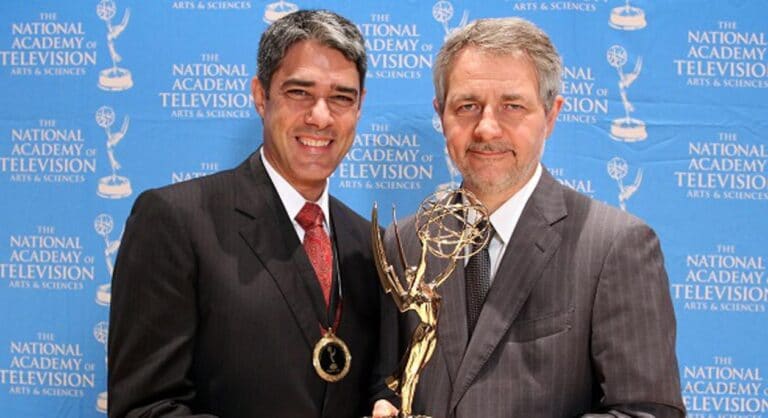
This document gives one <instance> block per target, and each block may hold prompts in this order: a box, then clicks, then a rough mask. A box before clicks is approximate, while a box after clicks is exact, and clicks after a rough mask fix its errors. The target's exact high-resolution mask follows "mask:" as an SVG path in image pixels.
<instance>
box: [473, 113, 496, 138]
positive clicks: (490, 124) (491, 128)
mask: <svg viewBox="0 0 768 418" xmlns="http://www.w3.org/2000/svg"><path fill="white" fill-rule="evenodd" d="M475 135H476V136H477V137H478V138H480V139H483V140H491V139H496V138H499V137H500V136H501V126H499V120H498V118H497V117H496V110H495V109H494V108H493V107H492V106H485V107H484V108H483V113H482V114H481V115H480V121H479V122H478V123H477V126H476V127H475Z"/></svg>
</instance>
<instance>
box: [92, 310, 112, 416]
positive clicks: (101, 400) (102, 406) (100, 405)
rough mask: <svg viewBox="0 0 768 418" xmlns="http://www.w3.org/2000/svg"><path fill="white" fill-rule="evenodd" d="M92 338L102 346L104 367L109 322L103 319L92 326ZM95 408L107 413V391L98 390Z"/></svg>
mask: <svg viewBox="0 0 768 418" xmlns="http://www.w3.org/2000/svg"><path fill="white" fill-rule="evenodd" d="M93 338H96V341H98V342H100V343H101V344H102V345H103V346H104V366H105V368H106V366H107V364H108V359H107V354H106V353H107V341H108V340H109V324H108V323H107V322H105V321H100V322H99V323H98V324H96V326H94V327H93ZM96 410H97V411H99V412H102V413H104V414H106V413H107V392H106V391H104V392H100V393H99V396H98V397H97V398H96Z"/></svg>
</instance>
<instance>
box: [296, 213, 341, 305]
mask: <svg viewBox="0 0 768 418" xmlns="http://www.w3.org/2000/svg"><path fill="white" fill-rule="evenodd" d="M324 218H325V217H324V216H323V210H322V209H320V206H318V205H316V204H314V203H309V202H307V203H305V204H304V207H303V208H301V210H300V211H299V214H298V215H296V222H298V223H299V225H301V227H302V228H304V251H306V252H307V256H308V257H309V261H310V262H312V267H314V269H315V274H316V275H317V280H318V281H319V282H320V288H322V289H323V297H324V298H325V306H329V304H330V297H331V277H332V265H333V252H332V251H331V240H330V239H329V238H328V234H326V233H325V228H323V219H324Z"/></svg>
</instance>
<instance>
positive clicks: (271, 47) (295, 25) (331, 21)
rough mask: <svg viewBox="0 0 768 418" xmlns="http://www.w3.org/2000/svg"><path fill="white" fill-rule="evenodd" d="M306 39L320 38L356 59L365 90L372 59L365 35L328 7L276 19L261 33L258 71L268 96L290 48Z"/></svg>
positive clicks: (330, 46)
mask: <svg viewBox="0 0 768 418" xmlns="http://www.w3.org/2000/svg"><path fill="white" fill-rule="evenodd" d="M305 40H316V41H318V42H320V43H321V44H323V45H325V46H327V47H329V48H333V49H335V50H337V51H339V52H341V53H342V54H343V55H344V57H346V58H347V59H348V60H350V61H352V62H354V63H355V66H356V67H357V72H358V75H359V76H360V89H361V90H362V89H363V83H364V80H365V71H366V69H367V68H368V61H367V59H368V58H367V56H366V54H365V43H364V42H363V35H362V34H361V33H360V30H359V29H357V26H355V25H354V24H353V23H352V22H350V21H349V20H348V19H347V18H345V17H343V16H340V15H338V14H336V13H333V12H330V11H327V10H299V11H297V12H293V13H291V14H289V15H286V16H283V17H281V18H280V19H278V20H276V21H275V22H274V23H272V24H271V25H270V26H269V27H268V28H267V30H266V31H264V33H263V34H262V35H261V40H260V41H259V53H258V58H257V61H256V63H257V66H258V69H257V73H256V74H257V76H258V78H259V82H260V83H261V86H262V87H263V88H264V91H265V92H266V93H267V96H269V84H270V82H271V81H272V76H273V75H274V74H275V71H277V69H278V68H279V67H280V64H281V63H282V61H283V58H284V57H285V53H286V52H287V51H288V48H290V47H291V46H293V44H295V43H297V42H300V41H305Z"/></svg>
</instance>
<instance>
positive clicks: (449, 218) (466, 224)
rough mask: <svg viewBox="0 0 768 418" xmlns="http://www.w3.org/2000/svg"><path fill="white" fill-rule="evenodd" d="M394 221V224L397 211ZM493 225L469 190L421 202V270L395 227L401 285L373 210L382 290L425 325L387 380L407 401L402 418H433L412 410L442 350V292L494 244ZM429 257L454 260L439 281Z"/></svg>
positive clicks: (418, 229) (442, 193)
mask: <svg viewBox="0 0 768 418" xmlns="http://www.w3.org/2000/svg"><path fill="white" fill-rule="evenodd" d="M392 215H393V216H392V218H393V220H394V219H395V211H394V208H393V210H392ZM487 220H488V210H487V209H486V208H485V206H484V205H483V204H482V203H481V202H480V201H479V200H478V199H477V198H476V197H475V196H474V195H473V194H472V193H470V192H469V191H467V190H465V189H454V190H444V191H438V192H435V193H434V194H432V195H430V196H428V197H427V198H426V199H424V201H423V202H421V205H420V207H419V210H418V212H417V214H416V235H417V236H418V238H419V241H420V243H421V256H420V258H419V264H418V265H413V266H409V265H408V263H407V262H406V259H405V251H404V250H403V245H402V243H401V241H400V233H399V232H398V229H397V222H395V223H394V232H395V239H396V241H397V247H398V252H399V257H400V262H401V264H402V271H403V274H404V276H405V278H404V279H401V278H400V277H398V275H397V272H396V270H395V268H394V267H393V266H392V264H390V262H389V260H388V259H387V255H386V252H385V250H384V243H383V242H382V239H381V235H380V233H379V230H378V226H377V225H378V214H377V207H376V204H374V206H373V213H372V215H371V234H372V238H373V239H372V241H373V256H374V259H375V260H376V268H377V269H378V272H379V280H381V286H382V287H383V289H384V291H385V292H386V293H389V294H390V295H392V299H393V300H394V301H395V304H396V305H397V308H398V309H399V310H400V312H401V313H404V312H406V311H414V312H416V314H417V315H418V317H419V320H420V323H419V325H418V326H417V327H416V329H415V330H414V331H413V334H412V336H411V342H410V344H409V346H408V350H407V351H406V353H405V355H404V356H403V359H402V360H401V361H400V366H399V367H398V370H397V371H396V372H395V373H394V374H393V376H391V377H389V378H388V379H387V386H389V388H390V389H392V390H393V391H395V392H397V393H398V395H399V396H400V398H401V407H400V417H407V418H411V417H424V418H427V417H426V416H424V415H412V405H413V396H414V393H415V392H416V385H417V384H418V382H419V375H420V373H421V371H422V370H423V369H424V366H426V364H427V363H428V362H429V359H430V358H431V357H432V353H434V351H435V347H436V346H437V317H438V314H439V311H440V301H441V298H440V295H439V294H438V293H437V288H438V287H439V286H440V285H441V284H442V283H443V282H444V281H445V279H447V278H448V277H450V275H451V273H452V272H453V270H454V269H455V268H456V262H457V260H462V259H466V258H469V257H471V256H472V255H474V254H475V253H476V252H478V251H480V249H481V248H482V247H483V246H484V245H485V243H486V241H487V240H488V239H489V234H488V226H487V225H488V222H487ZM427 252H429V253H430V254H432V255H433V256H435V257H438V258H441V259H446V260H448V264H447V266H446V267H445V269H443V271H442V272H440V273H438V274H437V275H436V277H431V278H427V277H425V275H426V272H427Z"/></svg>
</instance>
